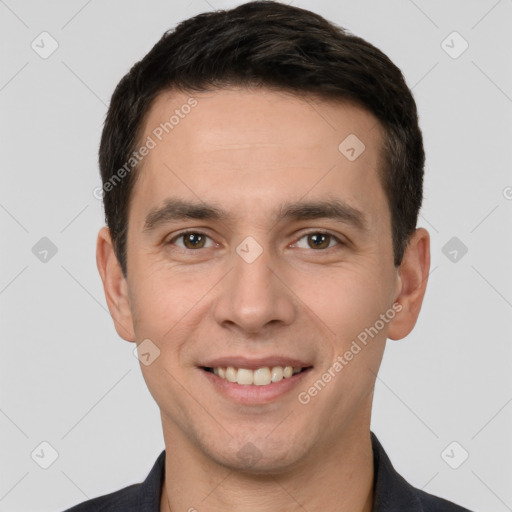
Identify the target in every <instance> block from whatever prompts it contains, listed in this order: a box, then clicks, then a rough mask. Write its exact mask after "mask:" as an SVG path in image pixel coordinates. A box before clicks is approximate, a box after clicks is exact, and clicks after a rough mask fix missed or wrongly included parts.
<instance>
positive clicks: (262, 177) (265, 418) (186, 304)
mask: <svg viewBox="0 0 512 512" xmlns="http://www.w3.org/2000/svg"><path fill="white" fill-rule="evenodd" d="M193 98H194V100H190V96H188V95H186V94H185V93H177V92H172V93H171V92H169V93H165V94H162V95H161V96H160V97H159V98H158V99H157V101H156V102H155V103H154V105H153V106H152V108H151V110H150V112H149V115H148V117H147V119H146V120H145V133H144V135H143V137H142V138H141V141H142V143H148V141H149V140H150V139H151V140H152V141H153V143H154V144H153V143H151V142H149V143H148V146H152V147H151V149H150V150H149V151H148V154H147V155H146V156H145V157H144V159H143V162H142V167H141V169H140V170H139V171H137V172H139V173H140V174H139V175H138V179H137V182H136V185H135V188H134V189H133V192H132V198H131V204H130V209H129V229H128V236H127V254H128V258H127V266H128V272H127V278H126V280H125V279H124V278H122V276H121V274H120V271H119V268H118V265H117V260H115V259H114V258H113V257H112V254H113V253H110V257H107V256H102V255H99V256H98V261H99V266H102V268H103V271H102V270H100V272H102V277H103V278H104V282H107V284H106V286H107V287H108V286H110V290H111V291H110V292H109V291H107V288H106V291H107V294H108V295H111V296H112V294H113V293H114V294H115V293H118V295H117V298H116V299H115V300H112V299H111V300H109V306H110V307H111V311H112V313H113V317H114V320H115V323H116V328H117V330H118V332H119V334H120V335H121V336H123V337H124V338H125V339H126V340H128V341H135V340H136V341H137V343H141V342H142V341H143V340H150V341H149V342H148V341H146V342H145V343H146V345H145V347H146V348H148V347H149V348H150V349H149V353H150V355H149V356H146V362H147V361H150V360H152V359H153V358H154V357H155V354H158V351H159V355H158V357H156V358H155V359H154V360H152V362H151V363H150V364H147V365H146V364H142V363H141V369H142V372H143V375H144V378H145V380H146V383H147V385H148V388H149V390H150V392H151V394H152V396H153V397H154V399H155V400H156V402H157V403H158V405H159V407H160V410H161V416H162V422H163V428H164V435H165V436H166V441H167V439H169V440H170V439H172V440H174V442H175V443H176V445H180V446H186V447H187V450H188V451H189V452H191V453H195V454H197V456H198V457H201V458H203V459H204V460H205V461H208V463H212V464H220V465H223V466H227V467H230V468H237V469H239V470H250V471H256V472H257V471H269V470H274V471H285V470H287V469H290V468H293V467H296V466H300V465H301V464H311V463H313V462H314V461H315V460H318V459H321V458H322V457H324V456H325V454H326V453H328V451H329V450H331V449H332V447H333V446H336V445H337V443H339V440H340V439H347V438H348V437H350V436H353V435H354V434H355V433H356V432H362V431H364V428H366V429H368V428H369V422H370V409H371V399H372V391H373V387H374V384H375V378H376V373H377V371H378V368H379V364H380V361H381V358H382V355H383V350H384V346H385V340H386V337H388V336H390V337H393V336H394V337H401V336H402V335H404V333H405V331H408V330H410V329H411V328H412V326H413V324H414V321H415V319H416V315H417V312H418V311H419V307H418V308H416V309H415V308H412V309H411V308H408V307H407V306H406V302H407V296H406V291H407V290H405V287H404V282H405V277H407V274H406V273H404V274H403V275H401V273H400V269H397V268H395V266H394V265H393V248H392V242H391V240H392V236H391V220H390V212H389V206H388V203H387V199H386V196H385V194H384V191H383V188H382V185H381V182H380V180H379V176H378V174H377V169H378V167H379V165H380V150H381V149H380V148H381V147H382V132H381V129H380V125H379V124H378V123H377V121H376V119H375V118H374V117H373V116H372V115H371V114H369V113H368V112H366V111H365V110H362V109H361V108H359V107H356V106H353V105H349V104H347V103H332V102H325V101H319V100H313V99H311V98H308V99H299V98H297V97H293V96H291V95H287V94H284V93H278V92H273V91H269V90H261V89H259V90H240V89H223V90H215V91H211V92H203V93H200V94H194V96H193ZM184 105H189V106H190V108H186V107H184ZM175 111H178V112H177V113H176V114H177V117H176V119H178V118H179V121H178V122H176V119H174V120H173V125H172V128H169V125H167V131H168V133H166V130H164V129H162V124H164V123H166V122H168V121H169V118H170V116H171V115H172V114H173V113H175ZM148 137H149V139H148ZM347 137H349V139H347ZM355 137H357V138H355ZM345 139H347V142H345V143H343V141H344V140H345ZM341 143H343V144H341ZM361 143H363V144H364V147H363V146H362V145H361ZM340 144H341V146H340ZM361 150H362V152H361ZM354 157H356V158H354ZM100 238H101V235H100ZM107 239H108V237H107V236H106V235H105V237H104V239H103V240H104V241H108V240H107ZM98 247H99V246H98ZM100 252H101V254H103V255H105V254H107V250H103V249H102V250H101V251H100V249H99V254H100ZM413 259H414V258H413ZM417 259H418V258H416V260H417ZM107 260H108V261H109V262H110V263H108V264H106V263H105V261H107ZM416 260H414V262H415V261H416ZM406 261H410V259H409V260H407V259H406ZM418 261H419V260H418ZM414 262H413V263H414ZM404 265H405V264H404ZM422 265H423V267H425V265H426V262H425V256H424V257H423V263H422ZM413 266H414V265H413ZM423 267H422V271H423V273H424V271H425V269H424V268H423ZM404 268H405V269H407V267H406V266H404ZM418 268H419V266H418V264H416V271H415V272H416V273H415V274H414V272H413V274H414V275H416V276H418V275H419V274H420V272H419V271H417V269H418ZM105 269H106V270H105ZM109 269H110V270H109ZM109 276H111V277H109ZM113 276H117V277H113ZM404 276H405V277H404ZM109 280H110V283H111V284H110V285H108V281H109ZM423 281H425V280H424V279H423ZM115 283H117V284H115ZM413 288H414V287H413ZM114 289H115V290H116V292H112V290H114ZM410 289H411V287H410V286H409V287H408V292H410ZM423 291H424V289H423ZM420 293H421V290H420ZM422 296H423V295H422V293H421V297H422ZM401 298H403V299H404V300H403V301H402V304H398V305H397V304H395V302H396V301H398V302H400V299H401ZM420 302H421V299H420ZM393 304H395V307H393ZM401 309H402V310H403V311H400V310H401ZM410 309H411V311H412V310H414V311H412V313H411V311H410ZM404 318H405V320H404ZM393 329H395V331H393ZM286 367H291V368H286ZM228 368H229V369H228ZM239 369H242V370H241V371H240V370H239ZM253 370H257V371H253ZM294 371H295V372H298V373H293V372H294ZM283 372H284V375H285V376H284V377H283ZM289 372H292V373H293V375H292V376H289ZM233 380H235V382H231V381H233ZM269 381H270V383H269ZM251 383H252V384H251Z"/></svg>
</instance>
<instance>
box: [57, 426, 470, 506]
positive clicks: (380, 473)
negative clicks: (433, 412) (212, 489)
mask: <svg viewBox="0 0 512 512" xmlns="http://www.w3.org/2000/svg"><path fill="white" fill-rule="evenodd" d="M371 437H372V447H373V461H374V470H375V479H374V499H373V509H372V512H469V511H468V509H466V508H463V507H460V506H459V505H455V503H452V502H451V501H447V500H444V499H442V498H437V497H436V496H432V495H431V494H428V493H426V492H424V491H421V490H419V489H416V488H414V487H412V485H410V484H408V483H407V482H406V481H405V480H404V478H402V477H401V476H400V475H399V474H398V473H397V472H396V471H395V469H394V468H393V466H392V464H391V461H390V460H389V458H388V456H387V455H386V452H385V451H384V448H383V447H382V445H381V444H380V443H379V441H378V439H377V437H376V436H375V434H374V433H373V432H372V433H371ZM164 476H165V450H163V451H162V453H161V454H160V455H159V456H158V459H157V460H156V462H155V464H154V466H153V468H152V469H151V471H150V473H149V475H148V476H147V478H146V480H144V482H142V483H140V484H133V485H129V486H128V487H124V488H123V489H120V490H119V491H116V492H113V493H111V494H106V495H104V496H99V497H98V498H94V499H92V500H88V501H84V502H83V503H80V504H79V505H76V506H74V507H72V508H70V509H68V510H66V511H65V512H160V493H161V490H162V484H163V482H164Z"/></svg>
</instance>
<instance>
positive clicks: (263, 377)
mask: <svg viewBox="0 0 512 512" xmlns="http://www.w3.org/2000/svg"><path fill="white" fill-rule="evenodd" d="M200 368H201V369H202V370H204V371H206V372H208V373H213V374H214V375H216V376H217V377H219V378H221V379H223V380H226V381H228V382H231V383H236V384H239V385H241V386H269V385H271V384H274V383H278V382H281V381H282V380H283V379H290V378H291V377H293V376H295V375H297V374H299V373H303V372H305V371H307V370H309V369H310V368H312V367H311V366H307V367H302V366H261V367H259V368H256V369H251V368H236V367H234V366H216V367H209V366H201V367H200Z"/></svg>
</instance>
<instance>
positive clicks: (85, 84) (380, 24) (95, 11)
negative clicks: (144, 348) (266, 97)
mask: <svg viewBox="0 0 512 512" xmlns="http://www.w3.org/2000/svg"><path fill="white" fill-rule="evenodd" d="M239 3H242V2H235V1H223V0H208V1H206V0H193V1H176V2H170V1H157V0H152V1H146V2H135V1H126V0H122V1H121V0H111V1H103V2H101V1H99V0H89V1H84V0H73V1H63V0H60V1H52V2H41V1H37V2H36V1H20V0H18V1H16V0H5V1H1V0H0V44H1V54H0V109H1V116H0V130H1V132H0V140H1V169H2V170H1V172H2V181H1V183H2V186H1V189H0V226H1V233H2V243H1V245H0V247H1V249H0V254H1V265H0V308H1V309H0V311H1V330H2V336H1V351H0V431H1V437H0V461H1V462H0V464H1V467H0V511H9V512H20V511H57V510H62V509H64V508H66V507H68V506H71V505H72V504H75V503H77V502H79V501H82V500H85V499H87V498H90V497H94V496H97V495H100V494H105V493H107V492H112V491H114V490H117V489H119V488H121V487H124V486H126V485H128V484H131V483H135V482H138V481H141V480H143V479H144V478H145V477H146V475H147V473H148V471H149V469H150V468H151V466H152V465H153V463H154V461H155V459H156V457H157V455H158V454H159V453H160V451H161V450H162V449H163V448H164V445H163V437H162V433H161V424H160V416H159V410H158V407H157V406H156V404H155V403H154V402H153V400H152V398H151V396H150V394H149V392H148V391H147V388H146V385H145V383H144V381H143V379H142V376H141V372H140V368H139V362H138V361H137V360H136V359H135V357H134V356H133V354H132V349H133V344H130V343H126V342H125V341H123V340H122V339H120V338H119V337H118V336H117V334H116V332H115V330H114V327H113V323H112V320H111V318H110V315H109V313H108V310H107V307H106V302H105V299H104V296H103V289H102V286H101V280H100V277H99V274H98V272H97V269H96V263H95V243H96V235H97V232H98V230H99V228H100V227H101V225H102V224H103V212H102V205H101V203H100V201H98V200H97V199H96V198H95V197H94V196H93V190H94V189H95V188H96V187H98V186H99V185H100V184H101V182H100V178H99V173H98V169H97V148H98V143H99V138H100V133H101V128H102V123H103V119H104V115H105V112H106V108H107V105H108V102H109V99H110V95H111V94H112V92H113V89H114V87H115V85H116V84H117V82H118V81H119V79H120V78H121V77H122V75H124V73H125V72H126V71H127V70H128V69H129V67H130V66H131V65H132V64H133V63H134V62H135V61H136V60H138V59H140V58H142V57H143V56H144V54H145V53H146V52H147V51H149V50H150V48H151V47H152V46H153V44H154V43H155V42H156V41H157V40H158V39H159V38H160V36H161V35H162V33H163V32H164V31H165V30H167V29H169V28H171V27H173V26H174V25H175V23H176V22H178V21H180V20H182V19H184V18H187V17H190V16H191V15H194V14H197V13H199V12H202V11H205V10H211V9H214V8H215V9H218V8H225V7H231V6H234V5H237V4H239ZM293 4H294V5H297V6H300V7H305V8H309V9H311V10H314V11H315V12H318V13H319V14H322V15H324V16H326V17H327V18H329V19H331V20H332V21H334V22H336V23H338V24H340V25H342V26H344V27H346V28H348V29H349V30H351V31H352V32H354V33H355V34H357V35H360V36H362V37H364V38H366V39H368V40H369V41H370V42H372V43H373V44H375V45H376V46H378V47H379V48H381V49H382V50H383V51H384V52H385V53H387V54H388V55H389V56H390V58H391V59H392V60H394V62H395V63H396V64H397V65H398V66H399V67H400V68H401V69H402V70H403V72H404V74H405V76H406V78H407V81H408V83H409V85H410V86H411V87H412V88H413V92H414V94H415V97H416V99H417V103H418V107H419V112H420V116H421V119H420V122H421V126H422V129H423V132H424V137H425V145H426V151H427V169H426V181H425V203H424V208H423V210H422V216H421V219H420V225H421V226H424V227H426V228H427V229H429V231H430V234H431V236H432V274H431V277H430V282H429V286H428V288H427V294H426V298H425V302H424V306H423V310H422V313H421V315H420V319H419V321H418V324H417V326H416V329H415V330H414V331H413V333H412V334H411V335H410V336H409V337H408V338H407V339H406V340H402V341H389V342H388V348H387V350H386V354H385V357H384V362H383V365H382V370H381V372H380V374H379V378H378V381H377V386H376V396H375V406H374V415H373V420H372V429H373V431H374V432H376V434H377V435H378V436H379V438H380V440H381V442H382V443H383V445H384V447H385V448H386V450H387V451H388V454H389V455H390V457H391V459H392V462H393V463H394V465H395V467H396V468H397V470H398V471H399V472H401V473H402V475H403V476H404V477H405V478H406V479H408V480H409V481H410V482H411V483H412V484H413V485H415V486H417V487H420V488H423V489H425V490H426V491H427V492H430V493H433V494H437V495H440V496H443V497H447V498H449V499H451V500H454V501H456V502H459V503H460V504H463V505H465V506H467V507H469V508H471V509H473V510H475V511H482V512H483V511H489V510H493V511H496V512H502V511H506V510H512V486H511V482H512V470H511V468H510V461H511V460H512V439H511V436H510V432H511V431H512V403H511V402H512V383H511V377H510V374H511V372H510V367H511V366H510V365H511V360H512V349H511V345H510V339H511V333H512V327H511V322H510V318H511V313H512V309H511V308H512V276H511V272H510V265H509V262H510V261H512V243H511V236H510V227H511V217H512V200H511V199H512V175H511V168H510V163H511V151H512V149H511V148H512V144H511V140H512V139H511V135H512V133H511V132H512V128H511V120H512V72H511V67H510V61H511V51H510V50H511V40H512V36H511V33H512V31H511V30H510V27H511V22H512V1H511V0H501V1H496V0H482V1H468V0H464V1H462V0H460V1H450V2H447V1H420V0H415V1H412V0H409V1H408V0H399V1H398V0H397V1H391V0H386V1H378V2H377V1H373V2H371V1H336V2H335V1H334V0H330V1H328V0H324V1H315V2H314V3H313V2H312V1H300V0H295V1H294V2H293ZM43 31H47V32H48V33H49V34H51V37H52V38H54V39H55V40H56V41H57V43H58V45H59V46H58V48H57V50H56V51H55V52H54V53H53V54H52V55H50V56H49V57H48V58H46V59H43V58H42V57H41V56H40V55H39V54H38V53H36V51H34V50H33V49H32V47H31V43H32V41H34V40H35V42H36V43H37V44H39V46H43V45H44V48H45V49H46V50H45V51H47V50H48V49H50V48H51V41H50V40H49V39H45V40H44V41H45V42H44V43H41V37H39V34H40V33H41V32H43ZM454 31H456V32H458V33H459V34H460V36H461V37H462V38H463V39H461V38H460V37H459V36H457V35H455V36H454V35H451V36H450V34H452V32H454ZM448 36H450V37H448ZM44 37H47V36H44ZM464 40H465V41H467V43H468V44H469V47H468V48H467V50H466V51H465V52H464V53H462V54H461V55H458V54H459V53H460V51H461V50H462V49H463V48H464V46H465V44H464ZM38 41H39V43H38ZM443 41H445V43H443ZM42 50H43V49H42V48H41V49H39V51H42ZM447 52H448V53H447ZM449 53H451V56H450V55H449ZM454 56H457V58H454ZM42 237H47V238H49V239H50V240H51V242H52V243H53V244H54V245H55V246H56V248H57V253H56V254H55V255H53V256H52V253H51V252H50V253H48V255H47V257H46V259H47V261H46V262H43V261H40V259H39V258H40V257H42V256H41V255H39V257H36V256H37V253H38V250H41V248H40V247H39V246H36V249H37V250H34V252H36V254H34V252H33V250H32V248H33V247H34V246H35V245H36V244H37V243H38V241H39V240H40V239H41V238H42ZM452 237H457V240H456V241H455V242H452V243H455V245H454V246H453V247H452V246H450V245H449V246H448V247H447V248H446V249H445V250H444V253H443V247H445V244H446V243H447V242H448V241H449V240H450V239H451V238H452ZM44 243H47V242H40V244H44ZM461 243H463V244H464V245H465V246H466V247H467V248H468V252H467V254H465V255H464V256H461V254H462V252H461V251H460V248H461V247H462V246H461ZM457 246H458V247H457ZM454 248H455V250H457V251H458V252H457V260H456V261H452V260H453V258H454V254H455V253H453V252H452V254H451V255H450V251H453V249H454ZM445 253H446V255H445ZM43 441H46V442H48V443H49V444H50V445H51V446H52V447H53V448H54V449H55V450H56V451H57V452H58V454H59V456H58V458H57V459H56V460H55V462H54V463H53V464H52V465H51V466H50V467H49V468H48V469H42V468H41V467H40V466H39V465H38V463H42V458H44V457H41V459H38V458H37V456H34V457H32V456H31V454H32V453H33V452H34V450H36V453H41V451H40V450H41V447H40V443H41V442H43ZM453 441H456V442H457V443H458V445H455V447H454V446H453V445H452V446H451V447H450V448H449V449H448V450H447V451H444V450H445V448H446V447H447V446H448V445H450V443H452V442H453ZM452 450H453V451H452ZM462 450H465V451H467V452H468V453H469V458H468V459H467V460H466V461H465V462H464V463H462V464H461V465H460V466H459V467H458V469H452V467H450V466H449V465H448V463H447V462H450V463H451V464H452V465H458V464H460V462H461V461H462V459H463V457H462V456H463V454H464V452H463V451H462ZM43 452H44V453H45V457H47V461H48V460H50V459H48V457H49V456H50V455H49V454H50V450H49V449H48V448H44V445H43ZM443 453H444V455H442V454H443ZM36 460H37V462H38V463H36ZM334 508H335V507H334V505H333V510H334Z"/></svg>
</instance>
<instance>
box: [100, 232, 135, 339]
mask: <svg viewBox="0 0 512 512" xmlns="http://www.w3.org/2000/svg"><path fill="white" fill-rule="evenodd" d="M96 265H97V266H98V271H99V273H100V276H101V280H102V281H103V290H104V292H105V298H106V299H107V305H108V309H109V311H110V314H111V316H112V319H113V320H114V325H115V328H116V331H117V334H119V336H121V338H123V339H124V340H126V341H135V339H136V338H135V332H134V328H133V318H132V312H131V309H130V298H129V295H128V283H127V282H126V279H125V277H124V276H123V272H122V270H121V265H120V264H119V261H118V259H117V256H116V255H115V252H114V244H113V242H112V237H111V236H110V230H109V228H108V227H107V226H104V227H102V228H101V229H100V231H99V233H98V240H97V244H96Z"/></svg>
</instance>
